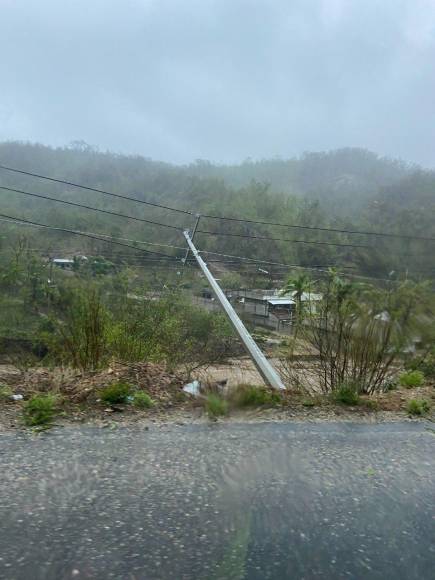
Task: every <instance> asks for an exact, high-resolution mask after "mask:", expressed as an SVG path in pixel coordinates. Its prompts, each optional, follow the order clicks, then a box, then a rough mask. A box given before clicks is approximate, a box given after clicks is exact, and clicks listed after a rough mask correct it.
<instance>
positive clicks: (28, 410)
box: [23, 394, 57, 426]
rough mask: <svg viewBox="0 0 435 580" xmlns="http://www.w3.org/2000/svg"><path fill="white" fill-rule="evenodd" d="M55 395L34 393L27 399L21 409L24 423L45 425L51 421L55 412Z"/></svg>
mask: <svg viewBox="0 0 435 580" xmlns="http://www.w3.org/2000/svg"><path fill="white" fill-rule="evenodd" d="M56 402H57V397H56V396H55V395H50V394H47V395H35V396H33V397H32V398H31V399H29V400H28V401H27V402H26V403H25V405H24V409H23V414H24V422H25V423H26V425H29V426H34V425H46V424H47V423H51V421H52V420H53V418H54V415H55V413H56Z"/></svg>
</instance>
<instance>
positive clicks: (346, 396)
mask: <svg viewBox="0 0 435 580" xmlns="http://www.w3.org/2000/svg"><path fill="white" fill-rule="evenodd" d="M332 397H333V399H334V401H335V402H336V403H341V404H343V405H358V404H359V402H360V397H359V394H358V388H357V387H356V386H354V385H341V387H339V388H338V389H336V390H335V391H334V393H333V394H332Z"/></svg>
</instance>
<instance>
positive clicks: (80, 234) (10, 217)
mask: <svg viewBox="0 0 435 580" xmlns="http://www.w3.org/2000/svg"><path fill="white" fill-rule="evenodd" d="M0 217H2V218H6V219H8V220H14V222H20V224H26V225H30V226H34V227H39V228H45V229H48V230H54V231H58V232H64V233H67V234H73V235H76V236H83V237H85V238H91V239H93V240H98V241H100V242H104V243H106V244H114V245H117V246H123V247H125V248H131V249H132V250H136V251H137V252H143V253H146V254H153V255H157V256H162V257H165V258H167V259H170V260H177V259H180V258H177V257H176V256H170V255H169V254H162V253H161V252H153V251H151V250H145V249H144V248H137V247H136V246H130V245H129V244H124V243H122V242H115V241H113V240H108V239H105V238H101V237H98V236H96V235H94V234H88V233H83V232H79V231H76V230H69V229H67V228H59V227H55V226H49V225H47V224H41V223H39V222H34V221H31V220H26V219H23V218H17V217H14V216H9V215H5V214H0ZM14 222H13V223H14Z"/></svg>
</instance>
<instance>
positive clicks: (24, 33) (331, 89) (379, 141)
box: [0, 0, 435, 167]
mask: <svg viewBox="0 0 435 580" xmlns="http://www.w3.org/2000/svg"><path fill="white" fill-rule="evenodd" d="M0 64H1V72H0V79H1V85H0V140H5V139H20V140H30V141H38V142H42V143H46V144H52V145H65V144H68V143H69V142H70V141H72V140H81V139H83V140H85V141H87V142H88V143H90V144H92V145H95V146H98V147H99V148H100V149H103V150H105V149H110V150H113V151H118V152H127V153H139V154H141V155H145V156H148V157H152V158H154V159H161V160H166V161H174V162H177V163H183V162H188V161H191V160H194V159H196V158H202V159H210V160H213V161H221V162H228V161H241V160H243V159H245V158H246V157H253V158H263V157H273V156H281V157H290V156H293V155H298V154H300V153H302V152H303V151H308V150H309V151H312V150H316V151H319V150H324V149H332V148H337V147H343V146H360V147H367V148H369V149H372V150H374V151H377V152H379V153H381V154H385V155H390V156H394V157H396V156H397V157H402V158H403V159H406V160H410V161H414V162H419V163H422V164H424V165H426V166H431V167H433V166H435V147H434V144H435V0H0Z"/></svg>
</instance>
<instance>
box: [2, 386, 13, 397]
mask: <svg viewBox="0 0 435 580" xmlns="http://www.w3.org/2000/svg"><path fill="white" fill-rule="evenodd" d="M11 395H12V389H11V388H10V387H8V386H7V385H0V401H7V400H8V399H10V397H11Z"/></svg>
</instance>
